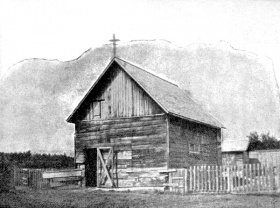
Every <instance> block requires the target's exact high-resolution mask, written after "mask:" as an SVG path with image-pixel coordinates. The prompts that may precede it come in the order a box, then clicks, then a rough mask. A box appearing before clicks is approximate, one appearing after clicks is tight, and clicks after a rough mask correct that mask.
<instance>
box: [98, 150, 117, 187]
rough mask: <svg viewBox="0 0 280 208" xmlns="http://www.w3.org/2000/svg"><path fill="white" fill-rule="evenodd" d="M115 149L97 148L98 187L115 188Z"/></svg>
mask: <svg viewBox="0 0 280 208" xmlns="http://www.w3.org/2000/svg"><path fill="white" fill-rule="evenodd" d="M114 169H116V168H115V167H114V150H113V147H98V148H97V187H115V183H114V179H113V175H114V172H113V171H114Z"/></svg>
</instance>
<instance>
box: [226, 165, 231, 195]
mask: <svg viewBox="0 0 280 208" xmlns="http://www.w3.org/2000/svg"><path fill="white" fill-rule="evenodd" d="M230 178H231V176H230V166H227V192H228V193H229V192H230V190H231V180H230Z"/></svg>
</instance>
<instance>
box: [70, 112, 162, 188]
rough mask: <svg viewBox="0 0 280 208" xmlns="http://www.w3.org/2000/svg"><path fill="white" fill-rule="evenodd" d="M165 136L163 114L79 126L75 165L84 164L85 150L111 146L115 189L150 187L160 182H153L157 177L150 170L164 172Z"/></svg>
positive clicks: (76, 135)
mask: <svg viewBox="0 0 280 208" xmlns="http://www.w3.org/2000/svg"><path fill="white" fill-rule="evenodd" d="M166 136H167V118H166V116H165V115H163V114H160V115H154V116H143V117H133V118H122V119H120V118H119V119H109V120H92V121H84V122H80V123H77V124H76V134H75V149H76V163H78V164H80V165H82V164H84V163H85V150H86V149H90V148H96V147H109V146H113V149H114V153H115V154H116V156H115V158H116V164H115V166H116V169H117V172H116V173H115V174H114V180H117V183H118V186H119V187H128V186H143V185H144V186H147V184H149V183H150V184H149V185H150V186H154V185H156V184H157V183H158V181H159V180H161V179H162V177H159V178H153V177H154V176H155V175H157V174H159V173H158V172H156V171H154V169H155V168H167V151H166V149H167V145H166ZM131 170H133V171H132V172H131ZM149 174H150V176H149Z"/></svg>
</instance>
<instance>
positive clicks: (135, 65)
mask: <svg viewBox="0 0 280 208" xmlns="http://www.w3.org/2000/svg"><path fill="white" fill-rule="evenodd" d="M115 59H120V60H121V61H124V62H126V63H128V64H130V65H132V66H134V67H137V68H138V69H141V70H142V71H144V72H147V73H149V74H151V75H153V76H154V77H157V78H159V79H161V80H163V81H165V82H168V83H169V84H172V85H174V86H176V87H178V88H179V86H178V85H177V84H175V83H172V82H171V81H168V80H166V79H163V78H161V77H159V76H157V75H155V74H153V72H150V71H147V70H145V69H143V68H141V67H140V66H137V64H135V63H131V62H129V61H127V60H125V59H123V58H119V57H115Z"/></svg>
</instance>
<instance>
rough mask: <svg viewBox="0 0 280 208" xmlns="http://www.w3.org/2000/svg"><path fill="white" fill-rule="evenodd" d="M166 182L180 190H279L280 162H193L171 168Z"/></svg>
mask: <svg viewBox="0 0 280 208" xmlns="http://www.w3.org/2000/svg"><path fill="white" fill-rule="evenodd" d="M165 185H166V186H167V187H168V188H169V191H171V192H180V193H266V192H278V191H280V166H262V165H260V164H247V165H243V166H192V167H189V168H187V169H174V170H173V171H172V170H171V172H170V173H169V181H168V183H167V184H165Z"/></svg>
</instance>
